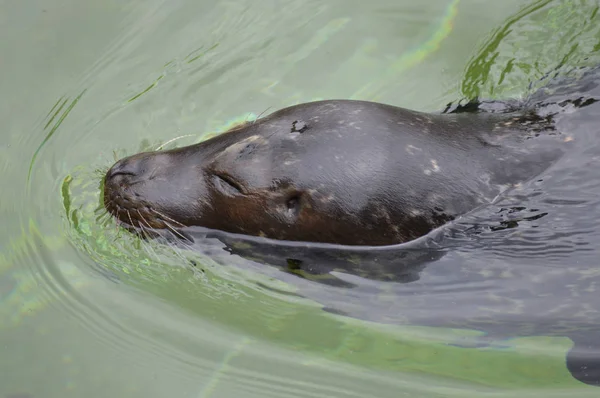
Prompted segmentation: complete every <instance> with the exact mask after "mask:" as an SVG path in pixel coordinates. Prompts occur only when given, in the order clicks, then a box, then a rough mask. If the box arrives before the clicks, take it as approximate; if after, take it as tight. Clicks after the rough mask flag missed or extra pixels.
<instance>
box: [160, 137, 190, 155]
mask: <svg viewBox="0 0 600 398" xmlns="http://www.w3.org/2000/svg"><path fill="white" fill-rule="evenodd" d="M193 136H194V134H187V135H181V136H179V137H175V138H173V139H171V140H169V141H167V142H165V143H164V144H162V145H159V146H158V148H156V149H155V151H160V150H161V149H163V148H164V147H165V146H167V145H169V144H170V143H171V142H173V141H177V140H179V139H181V138H185V137H193Z"/></svg>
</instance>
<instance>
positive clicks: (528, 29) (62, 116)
mask: <svg viewBox="0 0 600 398" xmlns="http://www.w3.org/2000/svg"><path fill="white" fill-rule="evenodd" d="M63 3H64V4H68V3H67V2H66V0H65V1H63V2H59V1H55V2H53V3H52V4H48V7H47V9H46V10H45V11H43V12H42V11H39V10H30V11H27V12H26V11H25V10H24V9H21V8H14V7H17V6H15V5H12V6H11V7H8V6H7V9H6V10H5V11H6V14H4V15H15V20H16V21H20V22H21V23H19V24H18V26H19V29H21V30H23V29H32V31H31V32H27V31H21V30H20V31H19V32H20V33H21V35H23V36H22V37H25V38H28V39H30V40H31V42H32V43H41V44H40V47H41V50H40V51H48V52H43V53H40V54H41V55H40V57H41V58H40V59H43V60H44V62H39V61H37V62H29V63H24V64H26V65H23V68H25V70H24V71H23V72H22V75H20V76H25V77H26V78H27V79H30V80H31V81H32V82H35V83H31V85H34V84H35V85H36V87H35V88H36V89H38V90H37V91H39V92H37V91H36V90H34V89H33V88H30V89H29V90H27V92H26V93H22V91H23V90H17V89H14V90H12V91H10V92H13V93H14V94H13V97H12V98H11V99H10V100H6V103H7V104H9V105H10V106H7V107H4V108H2V107H0V108H1V109H2V110H0V113H2V115H3V116H4V117H5V118H6V119H7V120H8V122H7V125H6V128H7V130H6V133H5V132H3V133H0V137H2V138H3V139H6V143H5V142H2V143H0V154H1V155H3V156H2V158H1V159H2V161H1V162H0V170H3V171H7V172H10V173H11V174H10V175H9V176H10V182H8V183H6V184H5V188H6V190H5V191H4V192H2V193H0V195H2V196H1V199H0V210H1V211H2V212H3V217H4V216H5V215H6V219H7V220H8V224H6V225H7V227H6V228H5V230H4V231H0V247H1V248H2V249H1V250H2V253H3V254H2V255H1V256H0V273H1V274H0V299H1V301H0V336H1V337H0V339H2V340H1V341H0V342H1V343H2V344H1V345H0V346H2V347H3V352H2V354H3V355H2V356H1V357H2V360H1V362H0V363H2V365H3V366H4V367H3V369H5V371H3V372H2V374H3V376H0V380H1V382H0V396H11V394H12V396H19V395H21V396H32V397H38V396H48V397H54V396H56V397H59V396H60V397H66V396H73V397H75V396H89V397H95V396H98V397H100V396H135V397H137V396H140V397H141V396H143V397H154V396H156V397H163V396H189V397H211V398H214V397H221V396H223V397H225V396H244V397H246V396H261V397H264V396H277V397H286V396H289V397H304V396H306V397H315V396H335V397H352V396H361V397H364V396H373V395H376V396H380V397H388V396H389V397H397V396H398V394H399V393H400V394H406V395H411V396H412V395H416V396H432V397H438V396H439V397H442V396H443V397H447V396H461V397H464V396H474V397H475V396H476V397H481V396H487V395H494V396H499V395H500V396H514V394H515V393H518V394H519V395H524V396H532V397H533V396H535V397H537V396H543V397H552V396H557V397H558V396H564V394H566V393H568V394H571V395H573V396H577V397H579V396H581V397H587V396H590V397H592V396H596V395H597V394H598V390H597V389H594V388H592V387H587V386H585V385H583V384H581V383H578V382H577V381H575V380H574V379H573V378H572V377H571V375H570V373H569V371H568V370H567V368H566V366H565V354H566V353H567V352H568V350H569V349H570V348H571V346H572V342H573V340H575V341H576V342H577V340H578V339H579V342H580V343H583V344H584V345H585V344H587V343H590V342H589V341H588V340H586V336H589V334H586V330H587V331H589V330H592V331H597V330H596V329H594V328H595V327H596V325H598V324H599V319H598V315H597V308H598V305H597V303H598V301H597V299H596V297H595V289H596V284H597V282H598V280H599V278H600V275H598V274H599V273H598V271H597V269H596V268H597V266H596V263H595V260H594V259H595V258H598V254H599V253H598V252H597V251H598V250H599V249H600V247H599V246H598V240H599V239H598V233H599V231H598V228H597V225H598V224H599V223H598V222H597V221H598V220H597V218H598V215H600V212H599V210H598V208H597V206H598V199H597V198H598V195H599V193H600V191H599V190H600V187H599V186H598V183H597V182H596V179H595V177H596V175H595V174H596V173H595V170H596V169H597V167H596V162H597V161H598V158H599V155H598V154H599V153H600V147H599V146H598V143H597V139H596V134H595V133H596V132H597V127H595V125H596V124H597V123H595V121H597V120H598V118H599V117H600V115H599V114H598V110H597V107H592V106H590V107H587V108H583V109H580V110H579V111H578V112H577V113H576V115H578V116H576V117H575V116H573V117H570V116H569V117H565V118H563V119H562V121H561V123H562V124H561V127H562V128H563V129H565V130H568V131H569V132H571V133H572V135H573V137H574V140H575V143H576V149H575V150H574V152H573V153H572V154H570V155H569V156H567V157H565V158H564V159H563V160H561V161H560V162H559V163H558V164H556V165H555V166H554V167H553V168H552V169H550V170H548V171H547V172H546V173H544V174H543V175H542V176H540V178H539V179H537V180H535V181H531V182H530V183H528V184H524V185H523V186H521V187H518V189H516V190H514V191H512V192H511V193H510V194H509V195H506V196H505V197H503V198H500V199H499V201H498V202H497V203H494V205H492V206H489V207H487V208H485V209H481V211H478V212H475V213H473V214H471V215H469V216H468V217H465V218H463V219H461V220H459V222H458V223H456V224H455V225H454V226H453V228H451V229H448V230H444V234H443V235H442V238H443V239H442V244H443V245H445V246H444V250H443V251H442V252H440V253H439V254H440V255H439V256H436V257H435V258H427V259H426V261H423V259H421V260H419V261H418V262H419V263H418V264H417V265H418V266H416V267H414V268H411V269H410V270H409V271H410V272H400V273H398V274H395V273H394V272H392V273H391V274H389V273H386V272H380V274H379V275H380V276H381V275H383V274H385V275H386V276H388V278H387V279H386V278H381V277H380V278H373V277H372V275H371V276H369V275H367V274H363V275H362V277H361V275H360V274H359V275H358V276H357V275H356V274H357V272H339V270H338V271H333V272H331V273H324V275H325V278H324V279H320V276H321V275H312V276H311V275H303V276H304V278H300V277H298V275H297V273H293V272H292V273H291V272H289V269H288V270H286V269H283V270H282V268H281V267H279V268H278V267H273V266H269V265H265V264H264V262H265V261H252V260H249V259H248V258H247V256H246V257H244V254H245V253H244V252H243V250H241V249H243V247H238V248H237V250H238V252H237V253H233V254H232V253H231V252H230V251H226V250H224V245H223V243H221V242H220V241H219V240H216V239H208V240H206V241H204V242H203V243H202V244H201V247H200V248H197V249H198V250H183V249H177V248H174V247H173V246H169V245H161V244H158V243H157V242H147V241H143V240H140V239H138V238H137V237H135V236H132V235H131V234H128V233H127V232H125V231H123V230H121V229H119V228H117V227H116V226H115V224H114V222H113V221H112V220H111V219H110V218H109V217H107V216H106V215H105V212H104V210H103V209H102V206H101V202H100V189H101V177H102V176H103V173H104V172H105V170H106V169H107V168H108V167H109V166H110V164H111V163H112V162H113V161H114V159H115V158H120V157H122V156H124V155H125V154H130V153H133V152H137V151H139V150H150V149H152V150H153V149H157V148H165V147H166V148H168V147H173V146H182V145H186V144H189V143H192V142H196V141H198V140H200V139H203V138H206V137H207V136H209V135H210V134H214V133H218V132H221V131H224V130H226V129H227V126H229V125H231V124H234V123H236V122H238V121H239V120H247V119H252V118H255V117H256V116H257V115H259V114H261V113H262V112H265V111H266V112H267V113H268V112H271V111H273V110H275V109H277V108H281V107H283V106H285V105H290V104H292V103H297V102H303V101H308V100H312V99H319V98H332V97H345V98H351V97H356V98H364V99H371V100H373V99H377V100H380V101H385V102H389V103H392V104H396V105H400V106H407V107H412V108H415V109H419V108H424V107H426V106H435V108H436V109H434V110H438V109H439V110H441V109H443V107H444V105H445V104H446V103H447V102H450V101H455V100H457V99H460V97H466V98H469V99H472V98H473V97H480V98H490V97H491V98H496V99H498V98H506V97H508V96H510V97H520V96H523V97H524V96H526V95H528V94H530V93H532V92H533V91H534V90H535V89H537V88H539V87H540V86H541V85H544V84H547V82H548V81H552V79H555V76H554V73H555V72H556V73H558V74H560V75H561V76H564V75H568V74H569V73H571V70H572V69H573V68H574V67H577V66H583V65H587V66H594V65H597V64H598V62H599V61H600V56H599V55H598V52H599V51H600V45H599V44H598V37H600V36H599V33H600V32H598V30H599V29H600V24H599V23H597V22H598V18H600V16H598V3H597V2H595V1H584V0H580V1H549V0H545V1H533V2H521V1H512V2H503V3H502V5H499V6H498V7H497V8H496V9H495V10H494V11H490V7H495V5H494V4H493V3H489V4H486V6H485V8H480V7H479V5H478V3H479V2H469V1H466V0H463V1H452V0H449V1H447V2H444V3H443V4H440V3H439V2H437V1H432V2H425V3H422V4H419V5H418V6H416V5H413V4H412V3H410V2H401V3H398V2H396V1H393V2H385V1H381V2H377V3H364V2H346V1H345V2H328V3H323V2H317V1H308V2H301V3H299V2H291V1H289V2H288V1H281V2H280V3H277V4H269V5H263V4H258V3H256V2H246V1H240V2H234V3H231V2H222V1H203V2H183V3H178V4H175V3H172V2H164V1H152V2H143V4H142V2H139V3H138V2H135V1H131V2H124V3H123V2H103V3H94V4H93V5H92V3H91V2H90V3H89V4H88V3H86V2H78V3H77V4H76V5H73V4H69V7H60V5H61V4H63ZM17 11H18V12H17ZM11 13H12V14H11ZM471 13H477V16H478V18H472V15H473V14H471ZM509 14H512V15H509ZM74 16H75V17H74ZM17 17H18V18H17ZM19 18H20V19H19ZM503 20H504V21H503ZM75 21H78V22H77V23H76V22H75ZM98 21H100V22H98ZM15 23H16V22H15ZM80 24H81V25H80ZM492 26H493V27H492ZM24 27H27V28H24ZM0 29H6V30H7V31H13V30H14V29H15V28H14V26H13V27H11V24H10V23H9V21H8V20H7V19H3V18H2V16H0ZM11 29H12V30H11ZM36 29H38V30H36ZM490 29H491V30H490ZM14 31H16V30H14ZM50 32H54V34H51V33H50ZM79 32H81V33H80V34H78V33H79ZM101 33H102V34H101ZM473 34H476V35H486V36H485V38H484V39H483V41H482V42H481V43H479V44H480V45H481V47H480V48H479V50H477V51H476V50H475V49H476V47H475V45H476V44H477V43H478V37H472V35H473ZM36 35H37V36H36ZM70 36H74V37H75V38H77V39H78V40H79V42H81V43H84V44H76V43H79V42H71V41H68V42H69V43H73V47H68V46H67V45H66V44H64V43H67V42H66V40H67V39H66V38H67V37H70ZM100 37H103V38H104V39H103V41H101V40H100ZM240 38H243V39H240ZM52 43H53V44H52ZM465 43H466V44H465ZM42 44H43V45H42ZM50 44H52V46H50ZM10 45H11V44H10V43H6V42H5V43H3V44H0V49H4V52H3V53H5V54H17V50H15V49H13V48H12V47H9V46H10ZM1 46H5V47H1ZM44 46H45V47H44ZM465 46H466V47H465ZM46 47H48V48H49V50H44V49H45V48H46ZM60 49H63V50H62V52H61V50H60ZM50 50H52V51H54V52H55V53H56V54H53V53H51V52H50ZM70 54H72V56H69V55H70ZM469 56H471V60H470V61H469V62H468V63H466V64H465V62H464V59H468V57H469ZM32 57H33V55H32ZM454 57H455V58H456V61H454V60H453V61H451V62H450V61H448V60H450V59H454ZM63 58H64V59H63ZM67 60H72V62H71V63H69V61H67ZM83 60H87V63H85V66H82V65H84V63H83ZM0 62H2V63H0V65H2V66H5V65H8V66H10V68H11V69H10V72H13V74H14V76H19V74H18V73H17V72H19V68H18V67H17V66H15V65H20V64H19V63H17V62H16V61H15V63H10V62H9V61H7V58H3V59H2V61H0ZM11 62H12V61H11ZM34 67H40V68H42V69H39V70H38V69H30V68H34ZM463 68H464V70H465V73H464V78H463V79H462V85H461V86H460V87H456V81H454V79H456V78H458V77H459V74H460V71H461V70H462V69H463ZM447 69H450V71H449V72H448V71H446V70H447ZM61 70H62V72H63V73H64V76H68V78H67V77H63V74H61V73H59V72H58V71H61ZM74 71H77V72H74ZM442 71H446V72H443V73H442ZM34 72H35V73H34ZM548 73H551V75H549V76H546V75H547V74H548ZM71 75H76V77H73V78H72V77H71ZM38 76H39V78H38ZM22 79H23V78H22ZM8 83H10V82H8V80H7V85H8ZM530 83H531V84H530ZM448 86H452V88H451V89H448ZM459 90H461V91H459ZM594 94H595V95H597V94H599V93H597V92H594ZM36 95H37V97H36ZM557 95H559V94H557ZM24 105H29V107H27V106H24ZM20 107H21V108H23V109H26V111H27V112H24V113H19V112H18V110H19V109H20ZM4 109H7V110H4ZM13 114H14V115H13ZM573 115H575V114H573ZM11 116H12V117H11ZM23 120H26V122H25V121H23ZM140 143H141V144H140ZM9 149H10V150H9ZM13 150H14V151H15V152H12V151H13ZM4 155H6V156H8V157H5V156H4ZM28 175H29V179H28ZM438 243H439V242H438ZM240 250H241V251H240ZM425 253H426V254H431V251H425ZM267 254H269V255H273V256H275V258H277V252H274V251H267ZM284 257H285V256H284ZM295 257H297V256H295ZM367 257H368V256H367ZM373 258H377V256H373V257H368V258H367V260H369V261H370V260H372V259H373ZM284 259H285V258H284ZM254 260H257V259H256V258H255V259H254ZM263 260H264V259H263ZM363 260H364V259H363ZM387 261H388V260H386V265H389V263H387ZM267 262H268V261H267ZM321 264H323V263H321ZM363 264H364V263H363ZM411 265H415V263H414V262H412V263H411ZM284 268H285V267H284ZM356 269H359V270H360V264H359V266H358V268H356ZM356 269H354V271H356ZM382 269H385V267H382ZM366 270H367V271H369V270H371V271H372V270H373V268H372V267H370V266H369V267H368V268H367V269H366ZM346 271H348V269H346ZM380 271H381V270H380ZM330 277H333V278H330ZM328 278H329V279H328ZM332 280H335V281H336V283H328V282H331V281H332ZM398 282H402V283H398ZM324 309H325V310H324ZM578 333H579V334H578ZM108 380H110V382H107V381H108ZM32 383H33V384H32Z"/></svg>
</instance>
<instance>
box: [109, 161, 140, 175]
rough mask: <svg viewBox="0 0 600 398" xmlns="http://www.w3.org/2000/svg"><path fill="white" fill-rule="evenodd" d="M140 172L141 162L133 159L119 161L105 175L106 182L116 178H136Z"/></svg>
mask: <svg viewBox="0 0 600 398" xmlns="http://www.w3.org/2000/svg"><path fill="white" fill-rule="evenodd" d="M140 172H142V167H141V162H140V160H139V159H136V158H134V157H128V158H124V159H121V160H119V161H118V162H117V163H115V164H114V165H113V166H112V167H111V168H110V169H109V170H108V172H107V173H106V179H107V181H108V180H110V179H114V178H118V177H117V176H120V175H122V176H138V175H139V174H140Z"/></svg>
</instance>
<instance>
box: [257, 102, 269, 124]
mask: <svg viewBox="0 0 600 398" xmlns="http://www.w3.org/2000/svg"><path fill="white" fill-rule="evenodd" d="M271 108H272V106H270V107H268V108H267V109H265V110H264V111H262V112H261V113H260V114H259V115H258V116H257V117H256V119H254V121H253V122H252V124H254V123H256V121H257V120H258V119H260V117H261V116H262V115H264V114H265V113H267V111H268V110H269V109H271Z"/></svg>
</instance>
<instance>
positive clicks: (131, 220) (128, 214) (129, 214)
mask: <svg viewBox="0 0 600 398" xmlns="http://www.w3.org/2000/svg"><path fill="white" fill-rule="evenodd" d="M125 211H126V212H127V217H129V222H130V223H131V224H129V225H131V226H132V227H134V228H135V225H134V224H133V219H132V218H131V213H130V212H129V210H125Z"/></svg>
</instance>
